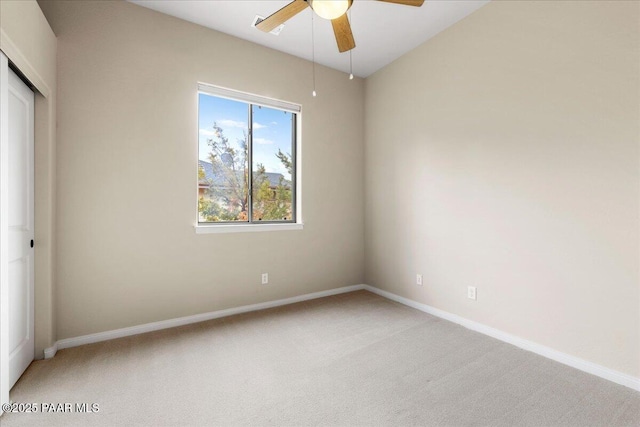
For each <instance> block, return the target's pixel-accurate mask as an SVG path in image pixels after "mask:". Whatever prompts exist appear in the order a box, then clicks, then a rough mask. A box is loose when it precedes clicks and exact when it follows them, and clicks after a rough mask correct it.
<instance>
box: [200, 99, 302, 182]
mask: <svg viewBox="0 0 640 427" xmlns="http://www.w3.org/2000/svg"><path fill="white" fill-rule="evenodd" d="M199 102H200V117H199V118H198V129H199V130H198V143H199V145H198V147H199V151H198V157H199V158H200V160H204V161H209V151H210V150H209V146H208V145H207V139H208V138H212V137H213V124H214V122H215V123H217V124H218V126H220V127H221V128H222V129H223V130H224V134H225V136H226V137H227V138H229V143H231V144H234V146H236V147H238V146H239V145H238V144H237V140H238V139H243V138H244V136H243V132H246V131H247V123H248V122H247V120H248V118H249V113H248V107H247V104H245V103H244V102H238V101H233V100H230V99H225V98H218V97H215V96H211V95H207V94H204V93H200V94H199ZM292 119H293V114H292V113H289V112H285V111H282V110H277V109H274V108H268V107H258V106H254V107H253V162H254V165H256V164H258V163H262V164H263V165H264V166H265V168H266V170H267V172H279V173H281V174H283V175H284V176H285V178H286V179H291V176H290V175H289V173H288V172H287V170H286V169H285V168H284V166H283V165H282V163H281V162H280V160H278V158H277V157H276V156H275V154H276V153H277V152H278V149H281V150H282V151H283V152H284V153H289V154H291V153H292V151H291V150H292V148H291V142H292V140H291V121H292ZM254 170H255V167H254Z"/></svg>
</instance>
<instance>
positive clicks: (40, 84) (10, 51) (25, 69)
mask: <svg viewBox="0 0 640 427" xmlns="http://www.w3.org/2000/svg"><path fill="white" fill-rule="evenodd" d="M0 42H1V43H0V50H2V52H4V54H5V55H7V57H8V58H9V59H10V60H11V62H13V63H14V64H15V66H16V67H17V68H18V70H20V72H21V73H23V74H24V75H25V76H26V77H27V78H28V79H29V81H30V82H31V83H32V84H33V85H34V86H35V87H36V88H37V89H38V91H39V92H40V93H41V94H42V96H44V97H45V98H49V95H51V89H49V86H48V85H47V84H46V83H45V81H44V79H43V78H42V76H41V75H40V74H39V73H38V71H36V68H35V67H34V66H32V65H31V63H30V62H29V60H27V58H25V56H24V55H23V54H22V52H21V51H20V49H19V48H18V46H16V44H15V43H14V42H13V40H11V38H10V37H9V36H8V35H7V33H6V32H5V31H4V30H3V29H0Z"/></svg>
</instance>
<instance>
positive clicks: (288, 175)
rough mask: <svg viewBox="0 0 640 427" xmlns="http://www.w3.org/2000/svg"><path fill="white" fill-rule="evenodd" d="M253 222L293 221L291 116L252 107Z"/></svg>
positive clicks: (292, 118) (293, 117)
mask: <svg viewBox="0 0 640 427" xmlns="http://www.w3.org/2000/svg"><path fill="white" fill-rule="evenodd" d="M252 116H253V139H252V145H253V165H252V167H253V191H252V194H251V196H252V202H253V206H252V208H253V215H252V216H253V220H254V221H291V220H292V219H293V209H294V203H293V194H294V189H293V185H292V182H293V179H292V178H293V176H292V174H293V168H294V167H295V166H294V162H293V160H292V159H294V148H295V147H294V131H295V128H294V123H295V114H293V113H290V112H287V111H282V110H277V109H274V108H268V107H260V106H258V105H253V106H252Z"/></svg>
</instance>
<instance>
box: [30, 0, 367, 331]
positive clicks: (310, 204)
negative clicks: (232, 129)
mask: <svg viewBox="0 0 640 427" xmlns="http://www.w3.org/2000/svg"><path fill="white" fill-rule="evenodd" d="M41 6H42V8H43V10H44V12H45V15H46V16H47V18H48V20H49V22H50V23H51V25H52V28H53V29H54V31H55V33H56V35H57V37H58V75H59V80H58V91H59V92H58V93H59V100H60V101H59V103H58V153H57V155H58V157H57V161H58V163H57V165H58V199H57V200H58V222H57V226H58V232H59V240H58V254H57V255H58V257H57V259H58V264H57V266H58V268H57V273H58V274H57V279H58V288H57V303H58V310H59V311H58V322H57V332H58V339H64V338H69V337H76V336H79V335H83V334H89V333H94V332H100V331H105V330H112V329H116V328H122V327H126V326H132V325H139V324H143V323H147V322H153V321H158V320H165V319H170V318H175V317H179V316H186V315H192V314H196V313H201V312H208V311H212V310H218V309H224V308H228V307H236V306H240V305H244V304H251V303H257V302H262V301H269V300H275V299H278V298H285V297H291V296H295V295H301V294H306V293H309V292H314V291H321V290H326V289H332V288H336V287H341V286H346V285H353V284H358V283H361V282H362V279H363V276H364V271H363V268H364V249H363V242H364V236H363V232H364V225H363V220H362V217H363V206H364V189H363V176H364V173H363V170H364V165H363V161H364V160H363V133H364V132H363V128H362V124H363V122H364V118H363V115H364V111H363V102H362V100H363V97H364V84H363V81H362V80H360V79H356V80H355V81H350V80H349V79H348V77H347V76H346V75H345V74H344V73H339V72H337V71H333V70H329V69H327V68H324V67H318V69H317V89H318V94H319V95H318V97H317V98H315V99H314V98H312V97H311V89H312V87H311V76H310V71H311V64H310V63H309V62H307V61H304V60H302V59H298V58H295V57H292V56H289V55H285V54H282V53H279V52H276V51H273V50H270V49H266V48H264V47H261V46H258V45H255V44H252V43H248V42H245V41H242V40H239V39H236V38H233V37H230V36H227V35H224V34H222V33H218V32H215V31H212V30H209V29H206V28H203V27H200V26H197V25H194V24H190V23H187V22H185V21H181V20H178V19H175V18H171V17H168V16H165V15H162V14H159V13H156V12H153V11H150V10H148V9H145V8H141V7H138V6H135V5H132V4H129V3H124V2H111V1H107V2H99V1H91V2H78V1H71V2H41ZM199 81H201V82H206V83H211V84H216V85H220V86H224V87H230V88H234V89H237V90H241V91H246V92H251V93H255V94H259V95H264V96H269V97H273V98H278V99H283V100H287V101H292V102H295V103H299V104H301V105H302V108H303V116H302V135H303V139H302V168H303V177H302V178H303V190H302V198H303V209H304V222H305V225H304V230H302V231H286V232H264V233H234V234H211V235H196V234H195V232H194V229H193V224H194V222H195V220H196V213H195V207H196V187H195V185H196V174H197V142H196V141H197V111H196V109H197V97H196V89H197V88H196V83H197V82H199ZM262 272H268V273H269V279H270V283H269V285H267V286H263V285H260V273H262Z"/></svg>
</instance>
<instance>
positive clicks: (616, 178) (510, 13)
mask: <svg viewBox="0 0 640 427" xmlns="http://www.w3.org/2000/svg"><path fill="white" fill-rule="evenodd" d="M639 8H640V3H637V2H579V1H566V2H493V3H490V4H489V5H487V6H485V7H483V8H482V9H480V10H479V11H478V12H476V13H474V14H473V15H471V16H469V17H468V18H466V19H465V20H463V21H461V22H459V23H458V24H456V25H455V26H453V27H451V28H450V29H448V30H446V31H445V32H443V33H441V34H440V35H438V36H436V37H435V38H434V39H432V40H430V41H429V42H427V43H426V44H424V45H422V46H420V47H419V48H417V49H415V50H414V51H412V52H410V53H409V54H407V55H405V56H403V57H402V58H400V59H399V60H397V61H396V62H394V63H393V64H391V65H389V66H387V67H386V68H384V69H383V70H381V71H379V72H378V73H376V74H374V75H373V76H372V77H370V78H368V79H367V81H366V90H365V97H366V101H365V110H366V115H365V141H366V147H365V152H366V160H365V165H366V173H365V190H366V203H365V212H366V227H365V236H366V245H365V248H366V282H367V283H368V284H370V285H374V286H377V287H380V288H382V289H386V290H388V291H390V292H393V293H396V294H399V295H402V296H404V297H408V298H411V299H414V300H416V301H419V302H422V303H426V304H429V305H431V306H434V307H437V308H439V309H442V310H446V311H448V312H451V313H455V314H457V315H460V316H463V317H465V318H468V319H471V320H474V321H477V322H480V323H483V324H486V325H489V326H491V327H494V328H497V329H500V330H503V331H506V332H508V333H510V334H513V335H516V336H519V337H522V338H525V339H527V340H531V341H534V342H537V343H539V344H543V345H545V346H549V347H551V348H554V349H557V350H559V351H562V352H565V353H568V354H571V355H574V356H577V357H579V358H583V359H586V360H589V361H592V362H595V363H598V364H601V365H604V366H606V367H609V368H612V369H615V370H618V371H621V372H624V373H627V374H630V375H633V376H635V377H638V376H640V366H639V363H640V349H639V347H640V343H639V340H640V328H639V322H640V306H639V303H640V294H639V283H640V280H639V256H640V253H639V248H638V244H639V239H638V237H639V231H640V227H639V197H638V196H639V179H640V176H639V171H640V168H639V164H638V159H639V150H638V141H639V138H638V136H639V122H638V118H639V113H640V111H639V103H638V94H639V90H640V85H639V80H640V70H639V64H640V57H639V52H640V49H639V48H640V46H639V40H640V33H639V27H638V22H639V18H640V15H639ZM416 273H422V274H424V282H425V285H424V286H423V287H418V286H416V285H415V274H416ZM469 285H471V286H476V287H477V292H478V299H477V301H475V302H474V301H472V300H469V299H467V298H466V289H467V286H469Z"/></svg>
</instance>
